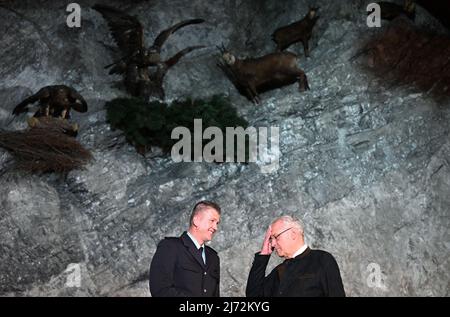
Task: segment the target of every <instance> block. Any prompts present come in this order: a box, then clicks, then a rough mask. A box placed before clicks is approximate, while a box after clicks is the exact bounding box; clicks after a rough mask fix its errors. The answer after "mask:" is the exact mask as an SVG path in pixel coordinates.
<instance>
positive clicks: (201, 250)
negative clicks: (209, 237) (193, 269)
mask: <svg viewBox="0 0 450 317" xmlns="http://www.w3.org/2000/svg"><path fill="white" fill-rule="evenodd" d="M198 252H199V253H200V257H201V258H202V260H203V264H206V262H205V259H204V258H203V247H200V248H199V249H198Z"/></svg>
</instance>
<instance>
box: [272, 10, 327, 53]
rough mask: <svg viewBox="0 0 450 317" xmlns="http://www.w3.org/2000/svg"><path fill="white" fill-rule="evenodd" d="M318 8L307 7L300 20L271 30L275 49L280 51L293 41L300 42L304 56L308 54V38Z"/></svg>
mask: <svg viewBox="0 0 450 317" xmlns="http://www.w3.org/2000/svg"><path fill="white" fill-rule="evenodd" d="M317 10H319V8H309V12H308V14H306V15H305V17H304V18H303V19H301V20H300V21H297V22H294V23H292V24H289V25H287V26H283V27H281V28H278V29H276V30H275V32H273V34H272V39H273V40H274V42H275V43H277V50H278V51H282V50H284V49H286V48H288V47H289V46H291V45H292V44H294V43H297V42H302V44H303V49H304V51H305V56H306V57H308V56H309V43H308V42H309V40H310V39H311V33H312V29H313V27H314V25H315V24H316V21H317V19H318V18H319V17H318V16H317V15H316V14H317Z"/></svg>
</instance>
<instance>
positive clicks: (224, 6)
mask: <svg viewBox="0 0 450 317" xmlns="http://www.w3.org/2000/svg"><path fill="white" fill-rule="evenodd" d="M66 2H67V3H65V2H64V1H58V2H56V1H21V2H14V1H12V2H8V1H6V2H5V3H4V4H2V5H1V6H0V29H2V30H6V32H4V33H3V34H2V38H1V44H2V45H1V46H2V51H1V53H0V55H1V59H0V60H1V63H0V76H1V78H3V80H2V81H1V82H0V96H1V99H0V100H2V102H1V103H0V125H1V126H3V127H4V128H6V129H9V130H13V129H22V128H25V127H26V120H25V116H24V115H23V116H20V117H18V118H16V119H15V120H14V121H12V122H11V123H10V120H11V116H10V112H11V110H12V109H13V108H14V106H15V105H16V104H17V103H18V102H20V101H21V100H23V99H24V98H25V97H26V96H28V95H30V94H31V93H33V92H36V91H37V90H38V89H39V88H41V87H42V86H45V85H51V84H66V85H70V86H73V87H74V88H76V89H77V90H78V91H79V92H80V93H81V94H82V95H83V96H84V97H85V99H86V100H87V102H88V105H89V111H88V113H86V114H79V113H76V112H74V113H73V119H74V120H75V121H77V122H78V123H79V125H80V134H79V136H78V139H79V140H80V142H81V143H82V144H83V145H84V146H85V147H86V148H88V149H90V150H91V151H92V153H93V154H94V158H95V159H94V161H93V162H92V163H90V164H89V165H88V166H87V167H86V169H85V170H77V171H73V172H70V173H69V175H68V176H67V178H62V177H59V176H57V175H40V176H37V175H27V174H23V173H20V172H13V171H9V170H8V168H7V167H8V166H9V161H10V158H11V157H10V156H9V154H8V153H7V152H5V151H4V150H2V149H0V167H2V172H1V174H0V175H1V176H0V294H2V295H6V296H20V295H28V296H149V295H150V294H149V290H148V277H147V274H148V268H149V264H150V261H151V258H152V256H153V253H154V251H155V249H156V245H157V243H158V242H159V240H160V239H162V238H163V237H165V236H174V235H179V234H181V232H182V231H184V230H185V229H186V228H187V223H188V218H189V212H190V209H191V208H192V206H193V205H194V204H195V202H196V201H198V200H200V199H210V200H214V201H216V202H218V203H219V204H220V205H221V206H222V207H223V214H222V219H221V225H220V230H219V232H218V233H217V234H216V236H215V238H214V240H213V241H212V242H211V244H210V245H211V246H212V247H213V248H215V249H216V250H217V251H218V253H219V256H220V258H221V267H222V269H221V273H222V275H221V294H222V295H223V296H244V295H245V293H244V290H245V284H246V279H247V274H248V272H249V270H250V266H251V263H252V259H253V254H254V253H255V252H257V251H258V250H259V248H260V245H261V243H262V238H263V235H264V232H265V228H266V227H267V226H268V225H269V224H270V223H271V221H272V220H273V219H274V218H275V217H277V216H279V215H283V214H293V215H296V216H298V217H300V218H302V219H303V221H304V222H305V231H306V239H307V242H308V243H309V244H310V245H311V246H312V247H313V248H319V249H324V250H327V251H329V252H331V253H332V254H333V255H334V256H335V257H336V259H337V262H338V264H339V266H340V269H341V274H342V278H343V282H344V286H345V290H346V292H347V295H349V296H448V295H449V289H450V287H449V286H450V284H449V283H450V275H449V272H450V263H449V249H450V237H449V231H448V228H449V225H450V221H449V209H450V199H449V195H448V193H449V192H450V177H449V176H450V161H449V155H450V140H449V138H448V136H449V123H450V117H449V115H450V109H449V102H448V99H444V101H442V100H441V101H439V102H438V101H436V99H435V98H433V97H432V96H431V95H430V94H429V93H428V92H427V91H420V90H417V88H414V87H411V86H407V85H402V86H398V85H395V83H386V82H384V81H383V78H380V77H377V76H375V75H373V74H372V73H370V72H368V71H366V70H365V68H364V67H363V65H362V64H363V63H364V62H363V61H364V59H362V60H358V61H356V62H351V61H349V59H350V58H351V57H352V56H354V55H355V54H356V53H357V51H358V48H359V47H361V45H362V43H363V42H364V40H366V39H368V38H370V37H371V36H374V35H376V34H379V33H380V32H382V29H383V28H381V30H379V29H369V28H368V27H367V25H366V23H365V21H366V13H365V7H366V5H367V2H365V1H356V0H355V1H346V2H345V3H342V2H337V1H317V3H318V5H320V7H321V9H320V19H319V22H318V24H317V25H316V28H315V29H314V32H313V34H314V35H313V38H312V40H311V45H310V46H311V57H309V58H307V59H305V57H304V56H303V48H302V46H301V45H300V44H296V45H294V46H292V47H291V48H290V49H289V50H291V51H293V52H295V53H298V54H300V55H301V58H300V66H301V67H302V69H304V70H305V72H306V75H307V76H308V80H309V84H310V86H311V90H309V91H307V92H303V93H300V92H298V90H297V87H296V85H292V86H288V87H284V88H282V89H277V90H274V91H271V92H267V93H264V94H262V95H261V97H262V99H263V102H262V104H261V105H259V106H255V105H253V104H251V103H250V102H248V101H247V100H246V99H245V98H244V97H242V96H241V95H239V94H238V93H237V92H236V90H235V88H234V87H233V86H232V85H231V84H230V83H229V82H228V80H227V78H226V77H225V76H224V75H223V74H222V73H221V71H220V69H219V68H218V67H217V66H216V62H217V57H218V51H217V49H216V45H219V44H220V43H224V45H226V46H227V47H228V48H230V49H232V50H233V51H235V52H236V53H237V54H238V55H239V56H241V57H244V56H259V55H263V54H265V53H269V52H271V51H272V50H273V49H274V47H275V46H274V43H273V42H272V41H271V39H270V34H271V33H272V32H273V30H274V29H275V28H277V27H279V26H282V25H286V24H288V23H291V22H292V21H295V20H297V19H299V18H300V17H302V16H303V15H304V14H305V12H306V10H307V7H308V2H307V1H293V0H292V1H291V0H285V1H276V2H274V1H269V0H263V1H257V2H250V1H239V0H231V1H215V2H214V4H212V3H211V2H210V1H203V0H195V1H184V0H183V1H182V0H175V1H170V6H169V5H168V4H167V1H159V0H155V1H134V3H131V2H121V1H117V0H116V1H112V2H110V4H111V5H113V6H116V7H118V8H121V9H124V10H127V12H129V13H130V14H135V15H137V16H138V17H139V19H140V21H141V22H142V24H143V25H144V28H145V40H146V42H147V44H148V45H150V44H151V43H152V41H153V39H154V38H155V36H156V35H157V34H158V33H159V31H161V30H162V29H164V28H166V27H168V26H170V25H172V24H173V23H176V22H178V21H180V20H182V19H185V18H193V17H202V18H205V19H206V20H207V22H206V23H204V24H200V25H195V26H189V27H186V28H183V29H181V30H180V31H179V32H177V33H175V34H173V35H172V36H171V37H170V39H169V40H168V42H167V43H166V46H165V48H164V50H163V56H164V57H169V56H171V55H173V54H174V53H176V52H177V51H178V50H180V49H183V48H184V47H187V46H189V45H196V44H201V45H206V46H207V48H205V49H202V50H198V51H194V52H192V53H191V54H189V55H187V56H185V57H184V58H183V59H182V60H181V61H180V62H179V63H178V64H177V65H176V66H175V67H174V68H173V69H171V70H170V71H169V72H168V74H167V77H166V80H165V85H164V88H165V90H166V96H167V100H168V101H170V100H172V99H174V98H185V97H188V96H192V97H207V96H210V95H212V94H216V93H225V94H226V95H228V96H229V97H230V98H231V101H232V103H233V104H234V105H235V106H236V108H238V110H239V113H240V114H241V115H242V116H244V117H245V118H246V119H247V120H248V121H249V123H250V125H252V126H255V127H268V126H276V127H279V129H280V150H281V157H280V161H279V169H277V170H276V171H274V172H273V173H269V174H264V173H262V172H261V166H260V165H258V164H254V163H251V164H247V165H243V164H232V163H227V164H209V163H174V162H173V161H172V160H171V159H170V157H161V156H160V155H158V151H157V150H156V149H155V151H154V152H153V153H152V154H150V155H147V156H146V157H143V156H141V155H139V154H137V153H136V151H135V150H134V148H133V147H132V146H130V145H128V144H127V143H126V142H125V140H124V138H123V136H122V135H121V134H120V132H119V131H111V130H110V128H109V125H108V124H107V123H106V121H105V110H104V108H103V105H104V103H105V101H107V100H110V99H112V98H115V97H118V96H124V95H125V93H124V92H123V90H121V89H120V87H118V86H117V82H118V81H120V77H118V76H109V75H108V74H107V72H106V71H105V70H104V69H103V66H104V65H106V64H109V63H110V62H112V61H113V60H114V58H116V56H117V55H114V52H113V51H112V49H111V47H114V44H113V42H112V38H111V36H110V35H109V32H108V29H107V26H106V22H105V20H104V19H103V18H102V17H101V16H100V15H99V14H98V13H97V12H96V11H94V10H92V9H90V6H91V5H92V4H93V3H94V2H91V1H78V3H79V4H80V6H81V8H82V22H81V23H82V24H81V28H79V29H77V28H75V29H69V28H67V26H66V24H65V23H66V16H67V14H68V13H67V12H66V11H65V9H66V6H67V4H68V3H70V2H72V1H66ZM56 3H57V4H56ZM416 25H417V26H418V27H421V28H424V29H427V30H430V31H432V32H440V33H445V30H444V29H443V28H442V27H441V26H440V24H439V23H438V22H437V21H435V20H434V19H433V17H431V16H430V15H429V14H428V13H427V12H426V11H425V10H423V9H421V8H420V7H418V12H417V21H416ZM443 58H446V57H445V56H443ZM418 63H420V61H418ZM279 261H280V259H278V258H277V257H276V256H273V258H272V259H271V262H270V267H273V266H274V265H275V264H276V263H278V262H279ZM378 273H379V274H378Z"/></svg>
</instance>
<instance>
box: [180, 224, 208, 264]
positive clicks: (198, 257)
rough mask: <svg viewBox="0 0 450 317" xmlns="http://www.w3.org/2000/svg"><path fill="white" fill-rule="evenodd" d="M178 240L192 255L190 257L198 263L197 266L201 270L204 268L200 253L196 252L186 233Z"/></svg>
mask: <svg viewBox="0 0 450 317" xmlns="http://www.w3.org/2000/svg"><path fill="white" fill-rule="evenodd" d="M180 239H181V241H183V244H184V246H185V247H186V248H187V249H188V252H189V253H190V254H191V255H192V257H193V258H194V259H195V260H196V261H197V262H198V264H200V266H201V267H202V268H204V267H205V264H204V263H203V258H202V255H201V254H200V252H198V250H197V248H196V247H195V244H194V242H193V241H192V240H191V238H189V236H188V235H187V233H186V232H183V234H182V235H181V237H180ZM206 263H208V262H206Z"/></svg>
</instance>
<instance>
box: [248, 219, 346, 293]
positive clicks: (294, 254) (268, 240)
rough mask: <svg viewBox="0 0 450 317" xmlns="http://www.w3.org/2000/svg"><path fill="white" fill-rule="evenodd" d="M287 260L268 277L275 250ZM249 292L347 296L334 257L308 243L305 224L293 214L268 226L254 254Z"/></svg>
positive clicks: (249, 278)
mask: <svg viewBox="0 0 450 317" xmlns="http://www.w3.org/2000/svg"><path fill="white" fill-rule="evenodd" d="M273 250H275V251H276V252H277V254H278V256H279V257H283V258H285V259H286V260H285V261H284V262H283V263H281V264H280V265H278V266H277V267H275V268H274V269H273V270H272V272H270V274H269V275H268V276H265V272H266V267H267V264H268V262H269V259H270V255H271V254H272V251H273ZM246 295H247V296H249V297H259V296H264V297H271V296H282V297H284V296H286V297H288V296H345V291H344V286H343V285H342V279H341V274H340V272H339V267H338V265H337V263H336V260H335V259H334V257H333V256H332V255H331V254H330V253H328V252H325V251H322V250H312V249H310V248H309V247H308V245H306V243H305V240H304V233H303V224H302V222H301V221H300V220H297V219H295V218H293V217H291V216H283V217H280V218H278V219H276V220H275V221H274V222H273V223H272V224H271V225H270V226H269V228H268V229H267V232H266V235H265V237H264V242H263V245H262V249H261V251H260V252H258V253H256V254H255V259H254V261H253V265H252V268H251V270H250V274H249V276H248V281H247V288H246Z"/></svg>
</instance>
